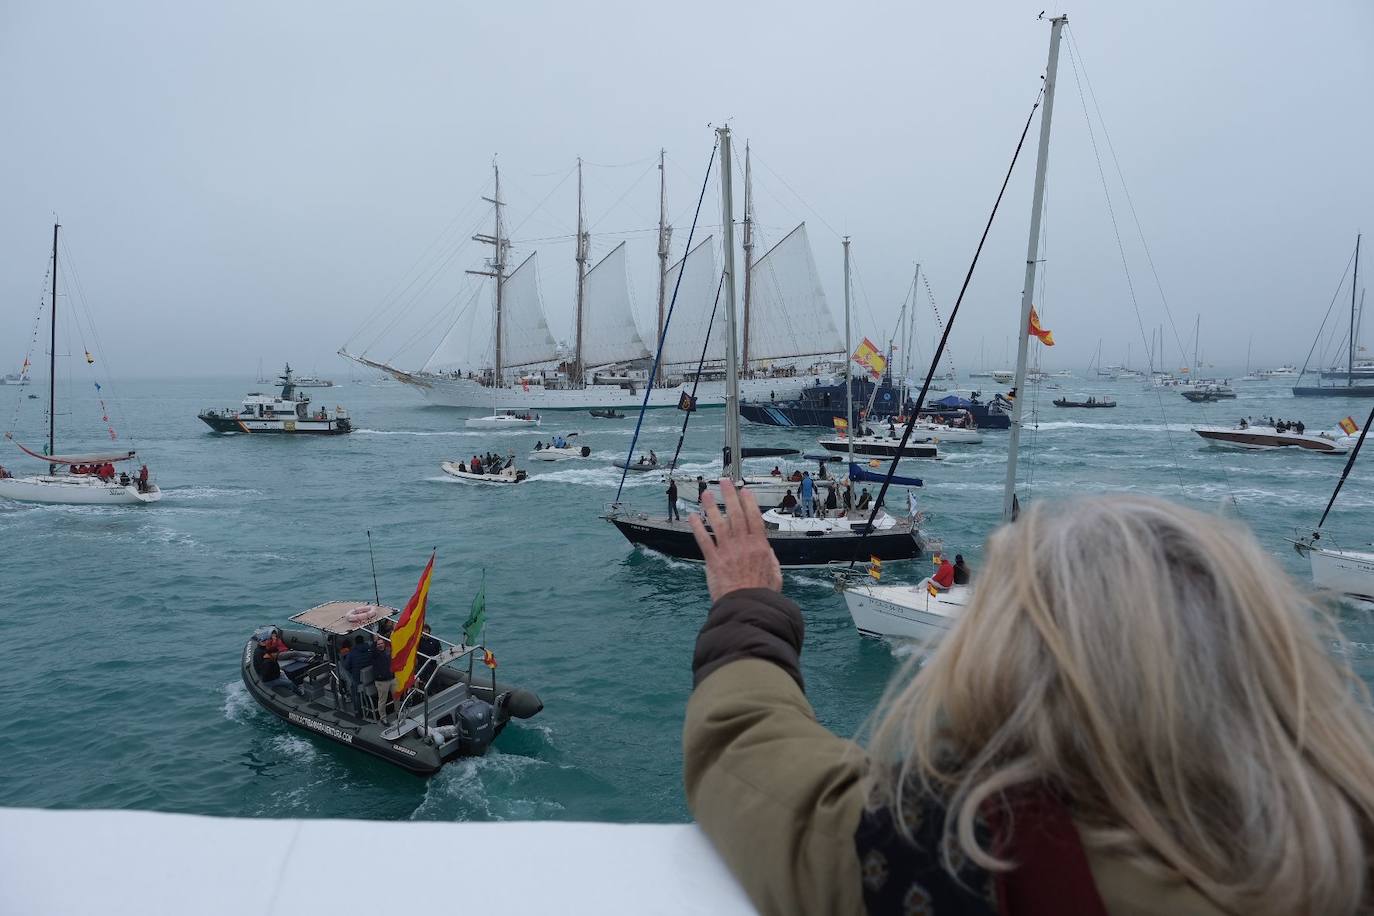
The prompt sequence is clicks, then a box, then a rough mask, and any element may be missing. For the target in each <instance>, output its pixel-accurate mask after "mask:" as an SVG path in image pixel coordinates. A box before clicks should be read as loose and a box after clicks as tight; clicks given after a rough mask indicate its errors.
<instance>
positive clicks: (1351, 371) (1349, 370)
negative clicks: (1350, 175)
mask: <svg viewBox="0 0 1374 916" xmlns="http://www.w3.org/2000/svg"><path fill="white" fill-rule="evenodd" d="M1360 238H1361V236H1360V235H1358V234H1357V235H1356V236H1355V275H1354V276H1353V277H1352V278H1351V279H1350V350H1349V355H1348V357H1347V358H1346V362H1345V384H1346V387H1347V388H1349V387H1353V386H1354V384H1355V288H1356V287H1358V286H1359V285H1360ZM53 257H54V258H56V257H57V251H56V249H54V250H53ZM56 265H57V261H56V260H54V261H53V276H54V277H56V276H57V266H56Z"/></svg>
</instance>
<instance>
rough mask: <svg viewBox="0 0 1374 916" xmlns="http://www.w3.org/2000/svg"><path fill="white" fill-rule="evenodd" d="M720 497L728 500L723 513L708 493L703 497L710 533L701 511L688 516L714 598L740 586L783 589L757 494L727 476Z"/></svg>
mask: <svg viewBox="0 0 1374 916" xmlns="http://www.w3.org/2000/svg"><path fill="white" fill-rule="evenodd" d="M720 498H721V501H722V502H724V503H725V514H724V515H722V514H721V511H720V509H718V508H716V501H715V500H713V499H710V498H709V497H708V496H707V495H706V494H703V498H702V500H701V507H702V511H703V512H704V513H705V514H706V518H707V520H709V521H710V523H711V531H710V532H707V530H706V525H705V523H704V522H703V521H702V517H701V514H699V513H693V514H692V516H691V517H690V519H689V522H690V524H691V526H692V535H693V536H694V537H695V538H696V541H697V547H698V548H700V550H701V555H702V556H703V557H704V558H705V559H706V587H707V589H708V590H710V592H711V600H712V601H719V600H720V599H721V598H723V597H724V596H726V595H728V594H730V593H731V592H733V591H737V590H739V589H741V588H766V589H769V590H771V591H775V592H780V591H782V568H781V567H780V566H779V565H778V558H777V555H775V554H774V553H773V548H772V547H770V546H768V538H767V537H765V536H764V528H763V516H762V515H761V514H760V512H759V504H758V502H757V501H755V499H754V494H752V493H750V492H749V491H748V490H742V491H738V490H736V489H735V484H734V481H732V480H730V479H729V478H728V477H727V478H722V479H721V481H720ZM712 535H714V538H713V537H712Z"/></svg>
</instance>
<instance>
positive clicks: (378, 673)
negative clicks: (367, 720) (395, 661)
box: [372, 619, 396, 722]
mask: <svg viewBox="0 0 1374 916" xmlns="http://www.w3.org/2000/svg"><path fill="white" fill-rule="evenodd" d="M395 684H396V675H394V674H392V673H391V621H390V620H385V619H384V620H379V621H377V638H376V639H374V640H373V641H372V685H373V688H374V689H375V690H376V691H377V721H378V722H385V721H386V710H387V703H388V701H389V700H390V699H391V693H392V688H393V687H394V686H395Z"/></svg>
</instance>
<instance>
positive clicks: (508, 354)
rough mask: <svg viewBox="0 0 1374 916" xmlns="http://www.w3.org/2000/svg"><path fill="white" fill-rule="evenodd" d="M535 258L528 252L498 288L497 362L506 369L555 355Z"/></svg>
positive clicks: (549, 358)
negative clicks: (527, 255)
mask: <svg viewBox="0 0 1374 916" xmlns="http://www.w3.org/2000/svg"><path fill="white" fill-rule="evenodd" d="M538 258H539V252H537V251H536V252H534V253H533V254H531V255H530V256H529V257H528V258H526V259H525V260H524V261H523V262H521V264H520V266H519V267H517V268H515V272H514V273H512V274H511V275H510V276H509V277H507V278H506V282H505V283H504V284H503V285H502V287H501V303H502V309H501V337H502V340H503V344H502V347H501V363H502V365H503V366H504V367H506V368H508V369H511V368H515V367H517V366H530V365H533V364H535V363H548V362H553V361H554V360H556V359H557V358H558V344H557V342H555V341H554V339H553V335H552V334H550V333H549V320H548V318H547V317H546V316H545V314H544V300H543V299H542V298H540V296H539V264H538Z"/></svg>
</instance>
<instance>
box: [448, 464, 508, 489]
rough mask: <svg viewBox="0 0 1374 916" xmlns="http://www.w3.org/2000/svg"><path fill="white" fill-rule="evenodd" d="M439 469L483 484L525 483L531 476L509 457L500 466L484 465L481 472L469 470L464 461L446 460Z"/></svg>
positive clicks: (462, 479)
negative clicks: (492, 467)
mask: <svg viewBox="0 0 1374 916" xmlns="http://www.w3.org/2000/svg"><path fill="white" fill-rule="evenodd" d="M439 469H440V470H442V471H443V472H444V473H445V474H447V475H448V476H450V477H452V478H454V479H456V480H461V481H464V482H466V483H475V484H479V485H481V486H492V487H499V486H508V485H510V484H516V483H524V482H525V481H526V480H527V479H528V478H529V475H528V474H526V473H525V472H524V471H522V470H520V469H519V468H517V467H516V466H515V459H514V458H507V459H506V460H505V461H504V462H503V463H502V464H501V467H500V468H496V469H491V470H488V469H487V468H485V467H484V468H482V471H481V473H474V472H473V471H471V470H469V469H468V466H467V464H466V463H464V462H462V461H444V462H442V463H440V465H439Z"/></svg>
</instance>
